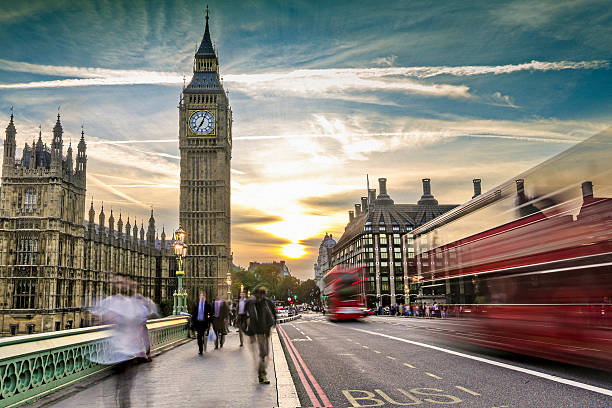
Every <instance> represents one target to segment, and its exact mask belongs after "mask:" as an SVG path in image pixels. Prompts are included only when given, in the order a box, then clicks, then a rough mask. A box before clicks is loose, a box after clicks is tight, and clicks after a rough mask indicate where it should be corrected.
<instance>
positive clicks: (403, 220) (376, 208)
mask: <svg viewBox="0 0 612 408" xmlns="http://www.w3.org/2000/svg"><path fill="white" fill-rule="evenodd" d="M380 180H382V181H381V190H382V191H383V193H382V194H379V195H378V197H376V199H375V200H374V201H373V202H371V203H369V204H368V208H367V209H366V211H365V212H361V213H359V214H356V216H355V217H354V218H353V219H352V220H351V221H349V223H348V224H347V226H346V228H345V230H344V234H342V237H341V238H340V239H339V240H338V245H337V246H336V248H341V247H343V245H344V244H345V243H347V242H350V241H351V240H352V239H353V238H355V237H356V236H357V235H360V234H362V233H363V232H364V230H365V227H366V226H367V225H371V226H372V231H373V232H379V229H378V228H379V227H380V226H385V227H386V228H387V229H386V232H397V231H393V226H398V227H399V232H400V233H401V232H406V231H407V227H411V229H412V228H417V227H418V226H420V225H423V224H425V223H426V222H428V221H430V220H432V219H434V218H436V217H437V216H439V215H441V214H443V213H445V212H447V211H450V210H452V209H453V208H455V207H457V206H458V205H457V204H438V201H437V200H436V199H435V198H434V197H433V195H432V194H431V192H430V185H429V182H430V181H429V179H424V180H423V190H424V191H423V196H422V197H421V199H420V200H419V201H418V203H417V204H395V203H394V202H393V200H392V199H391V197H389V195H388V194H387V192H386V185H385V183H386V179H380ZM380 180H379V181H380Z"/></svg>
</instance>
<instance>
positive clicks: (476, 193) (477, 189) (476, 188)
mask: <svg viewBox="0 0 612 408" xmlns="http://www.w3.org/2000/svg"><path fill="white" fill-rule="evenodd" d="M472 182H473V183H474V195H473V196H472V198H476V197H478V196H479V195H480V194H481V192H482V191H481V187H480V179H474V180H472Z"/></svg>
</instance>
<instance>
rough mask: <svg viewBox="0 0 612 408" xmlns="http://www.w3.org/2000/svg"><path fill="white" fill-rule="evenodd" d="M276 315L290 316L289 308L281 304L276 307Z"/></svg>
mask: <svg viewBox="0 0 612 408" xmlns="http://www.w3.org/2000/svg"><path fill="white" fill-rule="evenodd" d="M276 317H289V310H287V308H286V307H282V306H279V307H277V308H276Z"/></svg>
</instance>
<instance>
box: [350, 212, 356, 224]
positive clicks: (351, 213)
mask: <svg viewBox="0 0 612 408" xmlns="http://www.w3.org/2000/svg"><path fill="white" fill-rule="evenodd" d="M354 218H355V213H354V212H353V211H349V222H352V221H353V219H354Z"/></svg>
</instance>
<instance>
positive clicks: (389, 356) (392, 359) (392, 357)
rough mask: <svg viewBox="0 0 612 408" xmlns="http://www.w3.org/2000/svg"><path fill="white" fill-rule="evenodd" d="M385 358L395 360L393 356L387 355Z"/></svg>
mask: <svg viewBox="0 0 612 408" xmlns="http://www.w3.org/2000/svg"><path fill="white" fill-rule="evenodd" d="M387 358H390V359H391V360H395V357H391V356H387Z"/></svg>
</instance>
